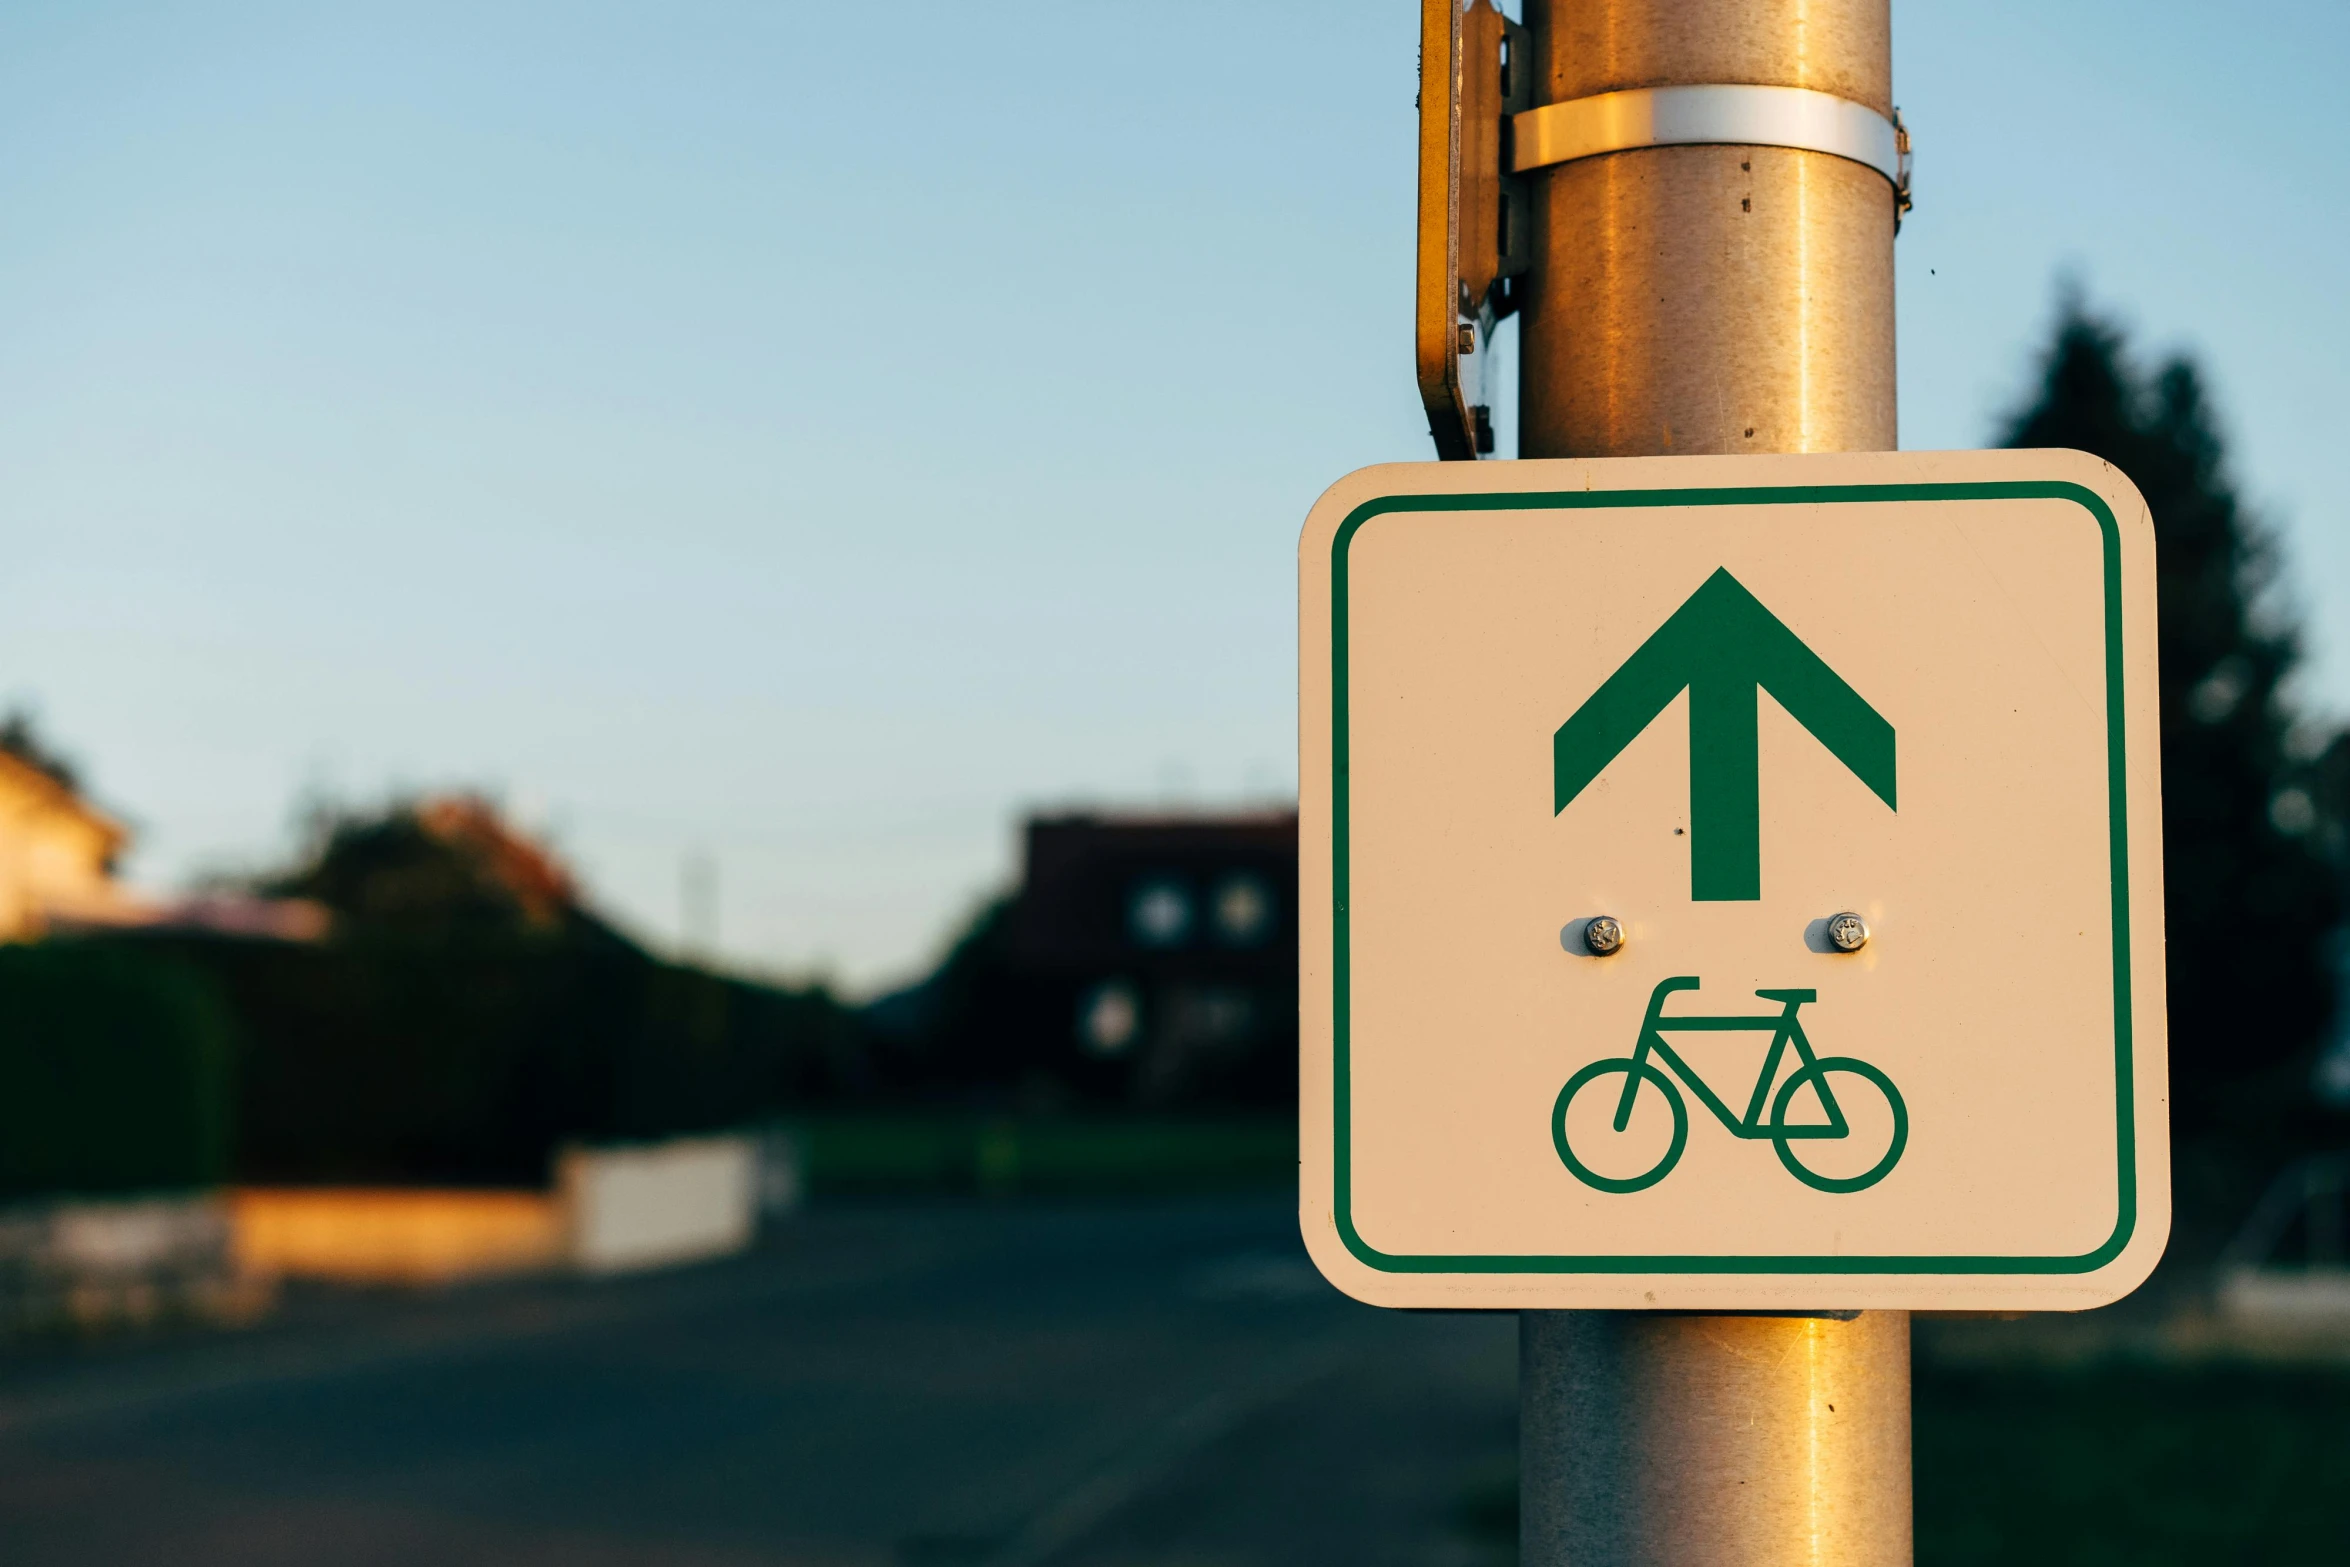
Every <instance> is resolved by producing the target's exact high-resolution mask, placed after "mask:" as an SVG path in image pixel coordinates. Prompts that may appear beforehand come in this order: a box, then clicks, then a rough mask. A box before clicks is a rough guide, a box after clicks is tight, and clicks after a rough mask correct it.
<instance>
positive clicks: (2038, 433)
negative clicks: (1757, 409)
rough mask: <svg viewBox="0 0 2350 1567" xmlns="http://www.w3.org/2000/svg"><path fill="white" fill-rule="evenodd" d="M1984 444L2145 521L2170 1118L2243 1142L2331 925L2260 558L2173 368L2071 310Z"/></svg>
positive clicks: (2284, 651) (2334, 895) (2217, 449)
mask: <svg viewBox="0 0 2350 1567" xmlns="http://www.w3.org/2000/svg"><path fill="white" fill-rule="evenodd" d="M2004 444H2006V445H2009V446H2037V447H2050V446H2069V447H2074V448H2077V449H2078V450H2081V451H2085V452H2090V453H2093V454H2094V455H2096V456H2099V457H2102V458H2104V459H2105V460H2106V461H2108V462H2110V463H2112V464H2113V465H2114V466H2115V467H2117V468H2119V469H2121V471H2122V472H2123V473H2125V474H2127V475H2128V476H2129V477H2130V479H2131V481H2132V482H2134V483H2135V484H2136V485H2137V486H2138V489H2139V491H2140V492H2141V493H2142V494H2143V495H2144V496H2145V497H2146V504H2147V508H2148V510H2149V511H2151V512H2152V513H2153V517H2154V533H2155V578H2156V583H2157V592H2158V595H2159V608H2158V629H2159V635H2158V640H2159V643H2160V653H2161V661H2162V676H2161V695H2162V813H2163V875H2164V904H2165V908H2164V915H2165V920H2166V923H2167V925H2168V927H2169V988H2170V1049H2171V1085H2172V1121H2173V1125H2174V1126H2175V1127H2176V1128H2177V1129H2178V1130H2179V1131H2180V1132H2181V1133H2185V1134H2188V1135H2193V1134H2196V1133H2198V1132H2203V1131H2208V1130H2212V1129H2214V1128H2216V1127H2219V1126H2222V1125H2232V1126H2234V1127H2235V1128H2236V1129H2237V1130H2240V1131H2249V1130H2252V1129H2254V1127H2255V1125H2256V1124H2257V1123H2260V1122H2267V1121H2273V1120H2274V1118H2275V1117H2277V1116H2278V1115H2279V1114H2280V1113H2286V1114H2291V1113H2294V1112H2297V1111H2299V1110H2301V1109H2303V1108H2304V1107H2306V1105H2307V1102H2308V1100H2307V1086H2306V1085H2307V1083H2308V1070H2309V1063H2310V1060H2311V1058H2312V1056H2313V1054H2314V1052H2315V1050H2316V1048H2317V1045H2318V1043H2319V1040H2320V1037H2321V1035H2322V1034H2323V1032H2324V1030H2325V1028H2326V1025H2327V1023H2328V1021H2329V1020H2330V1018H2331V1015H2332V1010H2333V1004H2334V996H2333V980H2332V972H2331V964H2330V953H2331V950H2332V946H2331V944H2332V941H2333V935H2334V930H2335V927H2336V924H2337V922H2338V921H2339V919H2340V917H2341V913H2342V904H2341V894H2340V890H2339V881H2338V878H2337V876H2336V874H2335V871H2334V868H2333V866H2332V864H2331V863H2330V861H2331V858H2332V856H2331V853H2330V850H2331V848H2332V846H2333V844H2334V843H2336V842H2338V841H2339V838H2340V831H2339V828H2338V826H2336V825H2335V823H2334V822H2333V821H2331V820H2329V819H2328V818H2329V817H2330V816H2331V815H2332V813H2331V812H2330V811H2329V810H2328V809H2327V806H2328V804H2329V803H2330V801H2331V798H2332V796H2333V794H2334V793H2335V792H2336V791H2330V790H2328V789H2326V788H2324V787H2323V786H2322V781H2321V780H2322V778H2323V776H2325V775H2327V774H2328V772H2329V769H2326V768H2324V767H2322V766H2321V767H2318V768H2313V767H2312V766H2311V765H2310V764H2309V763H2308V762H2307V761H2305V760H2300V759H2297V758H2296V757H2295V755H2294V752H2293V748H2292V746H2291V743H2290V742H2291V738H2292V733H2293V728H2294V721H2295V717H2296V715H2295V714H2294V712H2293V711H2292V709H2291V707H2290V705H2289V704H2288V702H2287V701H2286V699H2285V697H2284V695H2283V693H2282V691H2281V689H2280V687H2281V685H2282V682H2283V681H2284V679H2285V677H2286V676H2287V675H2288V674H2289V673H2291V671H2292V670H2293V668H2294V665H2295V664H2296V662H2297V661H2298V659H2299V656H2300V646H2299V641H2298V637H2297V635H2296V633H2295V630H2294V628H2293V627H2292V626H2291V625H2290V624H2287V623H2285V622H2284V621H2283V620H2282V619H2281V618H2280V617H2279V616H2278V615H2276V614H2274V613H2264V609H2265V608H2267V606H2264V605H2263V604H2262V603H2261V602H2260V601H2261V599H2262V593H2263V589H2265V588H2266V587H2268V586H2269V584H2270V583H2271V582H2272V581H2273V577H2274V573H2275V570H2276V555H2275V551H2274V547H2273V545H2272V544H2271V542H2270V541H2269V539H2268V538H2267V536H2266V535H2265V534H2264V533H2263V531H2262V530H2261V529H2260V528H2259V527H2258V526H2257V524H2256V523H2255V521H2254V520H2253V519H2252V518H2251V517H2250V516H2248V515H2247V514H2246V511H2245V508H2244V506H2243V504H2242V502H2241V501H2240V500H2239V499H2238V497H2237V495H2236V492H2235V489H2234V486H2233V484H2232V483H2231V481H2230V478H2229V475H2228V473H2227V467H2226V462H2225V456H2224V453H2223V451H2222V449H2221V441H2220V436H2219V433H2218V430H2217V428H2216V421H2215V419H2214V417H2213V413H2212V409H2211V405H2210V401H2209V399H2208V397H2207V396H2206V394H2205V392H2204V388H2203V382H2202V378H2201V377H2200V375H2198V373H2197V372H2196V369H2195V367H2194V366H2193V364H2191V363H2190V362H2188V361H2187V360H2185V359H2183V358H2172V359H2170V360H2168V361H2167V362H2165V363H2163V364H2161V365H2160V366H2158V367H2156V368H2155V369H2153V370H2152V371H2151V372H2148V371H2145V370H2143V369H2141V368H2140V367H2139V366H2138V365H2137V364H2136V363H2135V362H2134V361H2133V360H2132V358H2131V357H2130V355H2129V354H2128V352H2127V350H2126V347H2125V344H2124V342H2123V340H2122V334H2121V332H2120V331H2119V330H2118V329H2117V328H2116V327H2115V326H2113V324H2112V323H2110V322H2108V321H2104V320H2100V319H2098V318H2097V317H2095V316H2093V315H2091V314H2089V313H2088V312H2087V311H2086V310H2085V309H2084V308H2083V307H2082V305H2081V303H2080V302H2079V301H2078V300H2077V299H2074V298H2068V299H2067V300H2066V301H2065V302H2064V306H2063V309H2062V313H2061V315H2060V318H2059V320H2058V323H2057V328H2056V333H2055V338H2054V341H2053V342H2052V343H2051V344H2050V346H2049V348H2048V351H2047V356H2046V360H2045V363H2044V365H2043V369H2042V375H2041V381H2040V386H2039V388H2038V391H2037V394H2036V396H2035V398H2034V400H2033V402H2032V404H2031V406H2030V407H2028V408H2027V409H2026V410H2025V411H2023V412H2022V413H2021V414H2019V415H2017V416H2016V417H2015V418H2014V419H2013V421H2012V423H2011V424H2010V427H2009V428H2008V430H2007V431H2006V433H2005V441H2004Z"/></svg>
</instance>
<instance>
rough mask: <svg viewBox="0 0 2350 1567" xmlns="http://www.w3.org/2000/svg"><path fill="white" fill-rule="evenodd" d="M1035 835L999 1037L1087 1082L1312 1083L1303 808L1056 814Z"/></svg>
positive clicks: (1211, 1096) (1279, 1088)
mask: <svg viewBox="0 0 2350 1567" xmlns="http://www.w3.org/2000/svg"><path fill="white" fill-rule="evenodd" d="M1025 839H1026V841H1025V845H1024V849H1025V853H1024V856H1023V858H1024V864H1023V866H1022V873H1021V881H1020V889H1019V892H1018V894H1017V895H1016V896H1015V897H1014V898H1013V899H1012V900H1011V902H1010V904H1009V905H1008V906H1007V907H1006V908H1005V910H1004V912H1003V916H1002V924H1001V926H1000V928H999V931H998V934H997V945H996V951H995V957H996V961H997V962H998V963H999V964H1000V965H1001V969H1000V973H1001V975H1002V979H1003V981H1004V983H1003V984H1002V986H1001V989H1000V990H999V991H998V992H997V993H996V995H995V996H994V997H993V998H992V999H993V1001H994V1003H995V1006H996V1007H997V1008H999V1009H1000V1011H999V1018H1000V1023H999V1026H998V1028H997V1029H996V1030H995V1031H994V1032H995V1034H996V1037H997V1038H998V1039H1001V1040H1005V1041H1006V1042H1007V1043H1010V1042H1011V1041H1012V1040H1013V1039H1014V1038H1019V1039H1022V1040H1024V1041H1025V1043H1026V1046H1027V1049H1026V1050H1025V1051H1019V1052H1018V1053H1020V1054H1024V1055H1026V1058H1027V1060H1028V1061H1029V1062H1030V1063H1031V1064H1032V1065H1037V1066H1043V1067H1045V1069H1046V1070H1048V1071H1050V1072H1051V1073H1052V1075H1053V1076H1055V1077H1057V1078H1060V1079H1062V1080H1065V1081H1070V1082H1072V1083H1074V1084H1075V1085H1077V1086H1079V1087H1080V1089H1081V1091H1083V1092H1084V1093H1085V1094H1086V1095H1087V1097H1093V1098H1101V1097H1108V1098H1113V1099H1119V1100H1125V1101H1127V1102H1130V1103H1136V1104H1143V1105H1168V1106H1173V1105H1178V1104H1193V1105H1203V1104H1226V1105H1252V1104H1253V1105H1275V1104H1282V1103H1286V1102H1288V1101H1290V1100H1291V1099H1292V1098H1293V1097H1294V1095H1295V1093H1296V1076H1297V1063H1296V1058H1297V928H1298V927H1297V815H1296V813H1295V812H1293V811H1269V812H1255V813H1237V814H1230V815H1181V816H1176V815H1149V816H1144V815H1123V816H1109V815H1092V814H1087V815H1065V816H1040V817H1036V818H1033V819H1031V820H1030V821H1029V822H1028V824H1027V829H1026V834H1025ZM1015 1049H1016V1050H1017V1046H1015ZM1040 1057H1041V1059H1040Z"/></svg>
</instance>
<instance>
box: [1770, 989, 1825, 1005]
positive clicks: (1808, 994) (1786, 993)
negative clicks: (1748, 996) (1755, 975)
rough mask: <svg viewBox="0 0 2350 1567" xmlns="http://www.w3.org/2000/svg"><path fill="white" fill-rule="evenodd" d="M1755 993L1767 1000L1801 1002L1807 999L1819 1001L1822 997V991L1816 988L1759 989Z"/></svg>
mask: <svg viewBox="0 0 2350 1567" xmlns="http://www.w3.org/2000/svg"><path fill="white" fill-rule="evenodd" d="M1755 994H1756V995H1758V996H1760V997H1762V998H1763V999H1764V1000H1765V1001H1794V1002H1799V1003H1800V1002H1805V1001H1817V1000H1819V999H1820V993H1819V992H1818V991H1816V990H1758V991H1756V992H1755Z"/></svg>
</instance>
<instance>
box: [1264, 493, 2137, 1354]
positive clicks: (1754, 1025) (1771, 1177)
mask: <svg viewBox="0 0 2350 1567" xmlns="http://www.w3.org/2000/svg"><path fill="white" fill-rule="evenodd" d="M1299 569H1300V573H1301V576H1300V610H1299V622H1300V663H1299V687H1300V713H1299V722H1300V734H1301V746H1302V754H1301V764H1300V765H1301V771H1300V774H1299V778H1300V794H1301V801H1300V812H1301V821H1300V850H1301V873H1300V874H1301V895H1300V909H1301V915H1302V919H1301V925H1302V951H1301V957H1300V981H1301V1010H1302V1029H1301V1041H1302V1043H1301V1057H1302V1059H1301V1079H1300V1081H1301V1092H1302V1107H1301V1138H1302V1141H1301V1148H1302V1155H1303V1162H1302V1172H1301V1191H1300V1203H1301V1210H1300V1212H1301V1220H1302V1225H1303V1229H1304V1232H1305V1238H1306V1242H1307V1246H1308V1249H1309V1250H1310V1251H1311V1252H1312V1253H1313V1256H1314V1259H1315V1261H1316V1262H1317V1263H1318V1264H1319V1266H1320V1267H1321V1269H1322V1271H1323V1272H1324V1273H1325V1274H1326V1275H1328V1277H1329V1278H1330V1280H1331V1281H1332V1282H1333V1283H1335V1284H1336V1285H1338V1287H1339V1288H1341V1289H1343V1290H1345V1291H1347V1292H1348V1293H1349V1294H1352V1295H1355V1296H1357V1297H1359V1298H1361V1299H1363V1300H1367V1301H1371V1302H1374V1303H1377V1304H1380V1305H1389V1306H1452V1307H1462V1306H1486V1307H1505V1308H1516V1307H1633V1308H1638V1307H1660V1308H1668V1307H1669V1308H1702V1309H1739V1308H1750V1309H1752V1308H1774V1307H1777V1308H1788V1309H1835V1308H1849V1307H1872V1306H1876V1307H1928V1308H1932V1307H1941V1308H1957V1309H1983V1310H1998V1309H2026V1308H2059V1309H2070V1308H2078V1307H2084V1306H2094V1305H2100V1304H2103V1303H2105V1302H2107V1301H2111V1300H2114V1299H2117V1298H2119V1297H2120V1296H2122V1295H2124V1294H2126V1293H2128V1292H2129V1290H2131V1289H2132V1288H2134V1287H2135V1286H2136V1285H2137V1284H2138V1283H2139V1282H2140V1281H2141V1280H2143V1279H2144V1278H2145V1276H2146V1275H2147V1273H2148V1272H2149V1271H2150V1270H2151V1269H2152V1268H2153V1266H2154V1263H2155V1260H2156V1259H2157V1258H2158V1257H2159V1256H2160V1255H2161V1253H2162V1247H2163V1243H2164V1241H2165V1239H2166V1238H2167V1235H2168V1232H2169V1225H2170V1164H2169V1133H2168V1125H2167V1113H2166V1097H2165V1096H2166V1093H2167V1085H2166V1074H2165V1051H2164V1031H2163V1024H2164V1019H2163V981H2162V964H2163V935H2162V861H2161V842H2162V831H2161V827H2162V821H2161V800H2160V778H2159V771H2158V765H2157V746H2156V741H2157V728H2156V725H2157V707H2156V691H2155V652H2154V648H2155V622H2154V546H2153V529H2152V525H2151V523H2150V522H2149V520H2148V518H2147V515H2146V505H2145V502H2144V501H2143V500H2142V499H2141V498H2140V497H2139V495H2138V493H2137V491H2136V490H2135V489H2134V488H2133V487H2132V486H2131V484H2130V482H2129V481H2128V480H2127V479H2126V478H2124V477H2123V476H2122V475H2121V474H2120V473H2119V472H2118V471H2117V470H2115V469H2114V468H2112V467H2110V466H2108V465H2107V464H2105V463H2102V462H2100V461H2098V460H2096V459H2094V458H2091V457H2087V456H2084V455H2082V454H2080V453H2077V452H1922V453H1872V454H1856V455H1837V456H1818V457H1681V458H1637V459H1618V460H1605V461H1601V460H1594V461H1545V462H1512V463H1481V464H1475V465H1471V464H1450V463H1443V464H1440V463H1413V464H1397V465H1393V466H1388V467H1380V468H1367V469H1364V470H1362V471H1361V472H1359V473H1355V474H1351V475H1349V476H1348V477H1347V478H1345V479H1343V480H1341V481H1340V482H1339V483H1338V484H1336V485H1335V486H1333V487H1332V488H1331V489H1330V491H1329V492H1328V493H1327V494H1325V495H1324V496H1323V497H1322V499H1321V500H1320V502H1319V503H1317V504H1316V506H1315V507H1314V511H1313V514H1312V516H1311V517H1310V518H1309V519H1308V520H1307V523H1306V528H1305V535H1304V538H1303V540H1302V542H1301V544H1300V554H1299ZM1839 916H1853V917H1852V918H1839ZM1611 948H1612V950H1611Z"/></svg>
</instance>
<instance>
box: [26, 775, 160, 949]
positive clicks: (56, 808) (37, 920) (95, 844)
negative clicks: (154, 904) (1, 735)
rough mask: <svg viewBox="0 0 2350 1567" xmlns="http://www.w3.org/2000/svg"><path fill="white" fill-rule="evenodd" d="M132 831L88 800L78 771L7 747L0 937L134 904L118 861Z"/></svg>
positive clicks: (34, 932)
mask: <svg viewBox="0 0 2350 1567" xmlns="http://www.w3.org/2000/svg"><path fill="white" fill-rule="evenodd" d="M129 841H130V831H129V829H128V828H126V827H124V826H123V825H122V824H121V823H120V822H118V821H116V820H114V818H112V817H111V816H108V815H107V814H106V813H105V812H103V811H101V810H99V809H98V808H97V807H96V806H94V805H92V804H90V803H89V802H88V801H87V800H85V799H83V798H82V797H81V795H80V794H79V793H78V792H77V791H76V790H75V789H74V787H73V785H72V782H71V775H70V774H65V773H64V772H63V770H62V769H58V768H53V767H44V766H42V765H41V764H40V762H39V761H38V760H28V759H27V758H26V757H24V756H20V755H18V754H16V753H15V752H14V751H11V750H8V749H5V748H0V941H25V940H29V939H31V938H33V937H36V936H40V935H43V934H45V933H46V932H47V931H48V930H49V929H50V927H51V926H52V925H53V924H55V923H57V922H59V921H61V920H62V921H67V922H72V921H76V920H82V919H96V920H101V921H103V920H106V919H107V918H108V917H109V916H113V915H116V914H117V913H119V912H120V911H123V910H124V909H126V908H127V907H128V903H129V900H128V899H126V897H125V896H124V894H123V892H122V889H121V888H120V886H119V885H118V884H117V883H116V881H115V879H114V865H115V860H116V857H117V856H118V855H120V854H121V852H122V849H123V846H124V845H125V844H126V843H128V842H129Z"/></svg>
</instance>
